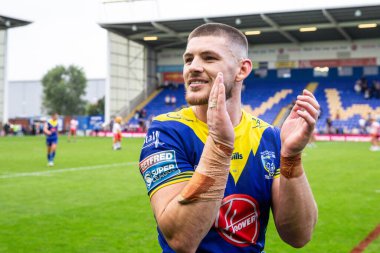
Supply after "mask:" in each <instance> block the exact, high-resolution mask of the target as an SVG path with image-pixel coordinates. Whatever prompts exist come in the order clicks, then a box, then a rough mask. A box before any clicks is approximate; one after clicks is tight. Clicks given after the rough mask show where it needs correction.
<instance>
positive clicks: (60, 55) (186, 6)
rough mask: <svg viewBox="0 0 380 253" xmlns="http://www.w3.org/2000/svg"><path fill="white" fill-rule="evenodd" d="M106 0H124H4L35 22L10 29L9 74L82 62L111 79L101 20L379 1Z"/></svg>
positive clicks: (14, 13) (9, 11) (12, 11)
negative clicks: (122, 0)
mask: <svg viewBox="0 0 380 253" xmlns="http://www.w3.org/2000/svg"><path fill="white" fill-rule="evenodd" d="M104 1H111V2H112V1H119V0H0V14H1V15H4V16H9V17H14V18H19V19H22V20H28V21H32V22H33V23H32V24H30V25H27V26H24V27H18V28H13V29H9V30H8V65H7V66H8V70H7V79H8V80H9V81H15V80H40V79H41V78H42V77H43V76H44V75H45V74H46V73H47V72H48V71H49V70H50V69H52V68H53V67H55V66H57V65H65V66H68V65H71V64H74V65H76V66H79V67H82V68H83V70H84V72H85V74H86V76H87V78H106V75H107V32H106V30H105V29H103V28H101V27H100V26H99V25H98V23H103V22H104V23H106V22H120V21H121V20H123V21H126V20H134V21H138V20H140V21H141V20H144V21H147V20H150V19H153V20H165V19H166V20H173V19H174V20H175V19H178V18H182V19H183V18H190V17H199V16H203V15H205V16H211V17H212V16H215V15H220V16H221V15H229V14H230V15H233V14H236V13H240V14H247V13H260V12H270V11H274V12H277V11H281V10H282V11H292V10H300V9H316V8H333V7H343V6H358V5H370V4H373V5H377V4H379V0H361V1H357V0H355V1H353V0H319V1H307V0H306V1H305V0H266V1H258V0H234V1H231V0H146V1H132V2H133V4H134V5H135V7H136V8H135V7H133V8H131V6H130V3H121V4H120V3H118V4H112V3H111V4H110V3H108V4H105V5H104V4H102V3H103V2H104ZM148 5H150V6H148ZM138 6H140V7H141V8H137V7H138ZM120 7H124V8H120ZM152 7H153V8H152ZM140 10H142V11H140Z"/></svg>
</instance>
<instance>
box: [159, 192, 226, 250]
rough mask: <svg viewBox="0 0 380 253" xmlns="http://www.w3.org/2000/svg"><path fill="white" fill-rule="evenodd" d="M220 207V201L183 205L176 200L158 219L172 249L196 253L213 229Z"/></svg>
mask: <svg viewBox="0 0 380 253" xmlns="http://www.w3.org/2000/svg"><path fill="white" fill-rule="evenodd" d="M219 207H220V201H208V202H194V203H190V204H187V205H183V204H180V203H179V202H178V200H177V198H176V199H174V200H173V201H171V202H170V204H169V205H168V206H167V208H166V209H165V210H164V212H163V213H162V214H161V216H160V217H156V219H157V223H158V225H159V227H160V230H161V232H162V233H163V234H164V236H165V239H166V241H167V242H168V244H169V245H170V247H171V248H172V249H174V250H175V251H176V252H195V251H196V249H197V247H198V246H199V244H200V242H201V241H202V239H203V238H204V237H205V236H206V234H207V233H208V231H209V230H210V228H211V227H212V224H213V222H214V221H215V218H216V215H217V212H218V210H219Z"/></svg>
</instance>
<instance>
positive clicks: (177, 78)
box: [162, 72, 184, 83]
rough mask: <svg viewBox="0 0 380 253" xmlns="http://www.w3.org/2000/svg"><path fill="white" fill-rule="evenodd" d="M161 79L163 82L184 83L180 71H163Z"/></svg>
mask: <svg viewBox="0 0 380 253" xmlns="http://www.w3.org/2000/svg"><path fill="white" fill-rule="evenodd" d="M162 79H163V81H164V82H165V81H168V82H171V83H184V80H183V76H182V72H164V73H163V78H162Z"/></svg>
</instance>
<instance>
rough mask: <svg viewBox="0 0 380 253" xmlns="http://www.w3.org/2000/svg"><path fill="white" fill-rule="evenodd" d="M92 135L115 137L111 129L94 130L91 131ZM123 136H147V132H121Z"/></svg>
mask: <svg viewBox="0 0 380 253" xmlns="http://www.w3.org/2000/svg"><path fill="white" fill-rule="evenodd" d="M90 136H97V137H113V133H112V132H109V131H99V132H98V133H96V132H95V131H92V132H91V133H90ZM121 136H122V137H126V138H145V136H146V133H136V132H124V133H121Z"/></svg>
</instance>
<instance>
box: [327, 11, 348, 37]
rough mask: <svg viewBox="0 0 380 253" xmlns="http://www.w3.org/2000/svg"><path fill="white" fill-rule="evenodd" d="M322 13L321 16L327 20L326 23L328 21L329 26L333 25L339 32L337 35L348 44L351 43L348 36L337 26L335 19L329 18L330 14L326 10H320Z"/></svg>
mask: <svg viewBox="0 0 380 253" xmlns="http://www.w3.org/2000/svg"><path fill="white" fill-rule="evenodd" d="M322 13H323V15H324V16H325V17H326V18H327V20H328V21H330V23H331V24H333V25H334V27H335V28H336V29H337V30H338V31H339V33H340V34H341V35H342V36H343V37H344V38H345V39H346V40H348V41H349V42H351V41H352V39H351V37H350V35H348V34H347V33H346V31H345V30H344V29H343V28H342V27H340V26H339V24H338V23H337V22H336V21H335V19H334V18H333V17H332V16H331V14H330V13H329V12H328V11H327V10H326V9H322Z"/></svg>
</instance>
